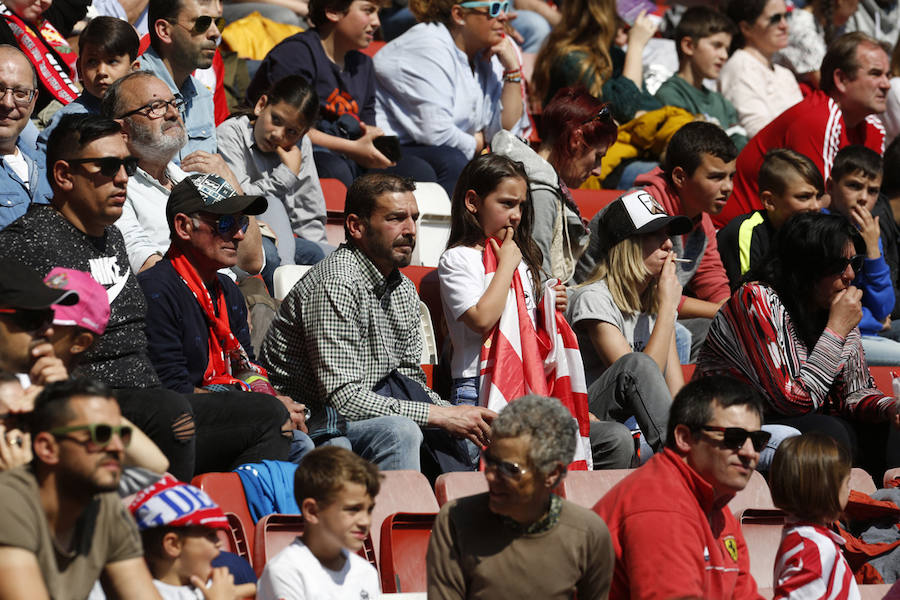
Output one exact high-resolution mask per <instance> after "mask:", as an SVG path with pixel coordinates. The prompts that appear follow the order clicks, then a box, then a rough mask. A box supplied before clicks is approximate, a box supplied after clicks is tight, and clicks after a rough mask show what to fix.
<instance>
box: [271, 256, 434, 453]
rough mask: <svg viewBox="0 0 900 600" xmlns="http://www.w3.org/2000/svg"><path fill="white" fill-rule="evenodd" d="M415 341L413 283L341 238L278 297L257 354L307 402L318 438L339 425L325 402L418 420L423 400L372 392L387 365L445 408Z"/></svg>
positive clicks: (350, 413)
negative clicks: (276, 308)
mask: <svg viewBox="0 0 900 600" xmlns="http://www.w3.org/2000/svg"><path fill="white" fill-rule="evenodd" d="M422 344H423V341H422V338H421V336H420V334H419V296H418V294H417V293H416V288H415V285H413V283H412V282H411V281H410V280H409V279H408V278H407V277H406V276H405V275H403V274H402V273H400V271H398V270H396V269H395V270H394V271H393V272H392V273H391V274H390V275H389V276H388V277H387V278H385V277H384V276H383V275H382V274H381V273H380V272H379V271H378V269H377V268H375V265H373V264H372V262H371V261H370V260H369V259H368V258H367V257H366V256H365V254H363V253H362V251H361V250H360V249H358V248H356V247H355V246H353V245H351V244H344V245H342V246H341V247H340V248H338V249H337V250H335V251H334V252H333V253H332V254H331V255H329V256H328V257H326V258H325V259H324V260H323V261H321V262H319V263H318V264H317V265H316V266H315V267H313V268H312V269H311V270H310V271H309V272H308V273H307V274H306V276H305V277H303V279H301V280H300V282H299V283H298V284H297V285H295V286H294V289H292V290H291V292H290V293H289V294H288V295H287V297H286V298H285V299H284V302H283V303H282V304H281V309H280V310H279V311H278V316H277V317H276V318H275V320H274V321H273V322H272V325H271V327H270V328H269V331H268V333H267V334H266V338H265V341H264V342H263V344H262V349H261V351H260V359H261V361H262V363H263V364H264V365H265V367H266V368H267V369H268V370H269V378H270V379H271V381H272V384H273V385H274V386H275V387H276V388H277V389H278V390H280V391H281V392H282V393H285V394H287V395H289V396H291V397H292V398H293V399H294V400H296V401H298V402H302V403H304V404H306V406H307V407H309V409H310V412H311V413H312V414H311V417H310V423H309V429H310V433H311V434H312V435H313V436H314V437H318V436H319V435H321V433H322V432H321V430H322V429H326V430H333V429H335V428H336V427H338V424H337V423H334V422H332V421H333V419H332V418H331V417H329V416H328V415H327V414H326V413H327V412H328V411H326V410H325V407H326V405H327V406H331V407H333V408H334V409H336V410H337V412H338V413H339V414H340V415H341V416H342V417H344V418H346V419H348V420H350V421H359V420H363V419H370V418H373V417H381V416H386V415H400V416H404V417H409V418H410V419H412V420H413V421H415V422H416V423H417V424H419V425H425V424H426V421H427V420H428V410H429V408H428V407H429V405H428V404H426V403H423V402H414V401H408V400H399V399H397V398H390V397H387V396H381V395H378V394H376V393H375V392H373V391H372V388H373V387H374V386H375V384H376V383H377V382H378V381H379V380H381V379H382V378H383V377H385V376H386V375H388V374H389V373H390V372H391V371H392V370H394V369H397V371H399V372H400V373H402V374H403V375H406V376H407V377H410V378H411V379H413V380H415V381H417V382H419V383H421V385H422V387H423V388H425V389H426V390H427V391H428V394H429V395H430V396H431V398H432V400H433V401H434V403H435V404H439V405H442V406H447V405H448V404H449V403H447V402H446V401H444V400H441V398H440V397H439V396H438V395H437V394H435V393H434V392H433V391H432V390H430V389H429V388H427V387H426V380H425V374H424V373H423V372H422V369H421V367H420V364H419V360H420V358H421V355H422ZM337 433H338V431H329V432H328V434H330V435H336V434H337Z"/></svg>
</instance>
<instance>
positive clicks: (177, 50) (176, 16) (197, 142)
mask: <svg viewBox="0 0 900 600" xmlns="http://www.w3.org/2000/svg"><path fill="white" fill-rule="evenodd" d="M218 7H219V3H218V2H216V1H214V0H152V1H151V2H150V3H149V5H148V18H147V24H148V27H149V28H150V47H149V48H147V51H146V52H144V53H143V54H142V55H141V69H144V70H146V71H150V72H151V73H153V74H154V75H156V76H157V77H159V78H160V79H162V80H163V81H164V82H165V83H166V85H167V86H168V87H169V90H170V91H171V92H172V93H173V94H175V95H176V96H177V97H178V98H180V99H181V100H182V101H183V102H184V105H183V106H182V107H181V109H180V112H181V116H182V118H183V119H184V124H185V129H186V130H187V137H188V141H187V144H185V146H184V148H182V149H181V150H180V151H179V153H178V157H177V159H176V160H177V162H179V163H191V162H203V161H205V160H209V159H210V156H209V155H212V154H215V152H216V150H217V146H216V123H215V107H214V103H213V94H212V92H210V91H209V89H208V88H207V87H206V86H205V85H203V83H202V82H200V80H199V79H197V78H196V77H195V76H194V75H192V73H193V72H194V71H195V70H196V69H207V68H209V67H210V66H212V62H213V57H214V56H215V53H216V47H217V41H218V39H219V37H220V36H221V27H222V26H223V25H224V23H223V21H222V20H221V17H219V15H218V12H217V10H221V9H219V8H218ZM188 157H190V159H189V158H188ZM185 169H186V170H192V169H189V168H188V167H187V166H185Z"/></svg>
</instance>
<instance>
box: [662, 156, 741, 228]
mask: <svg viewBox="0 0 900 600" xmlns="http://www.w3.org/2000/svg"><path fill="white" fill-rule="evenodd" d="M700 159H701V160H700V165H699V166H698V167H697V169H696V170H695V171H694V172H693V174H691V175H690V176H688V175H687V173H685V172H684V171H682V170H681V169H680V168H677V167H676V169H675V172H673V179H674V180H675V181H676V188H677V189H678V196H679V198H680V199H681V203H682V206H683V207H684V211H685V215H686V216H688V217H689V218H694V217H696V216H697V215H699V214H700V213H701V212H707V213H709V214H711V215H717V214H719V213H720V212H722V209H723V208H725V204H726V203H727V202H728V196H730V195H731V190H732V189H733V188H734V185H733V184H734V171H735V167H734V165H735V161H731V162H725V161H723V160H722V159H721V158H719V157H718V156H713V155H712V154H708V153H706V152H703V153H701V155H700ZM678 171H680V174H678V173H676V172H678ZM676 175H677V177H676Z"/></svg>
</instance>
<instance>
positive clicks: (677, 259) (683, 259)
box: [672, 258, 694, 263]
mask: <svg viewBox="0 0 900 600" xmlns="http://www.w3.org/2000/svg"><path fill="white" fill-rule="evenodd" d="M672 260H674V261H675V262H680V263H690V262H694V261H692V260H691V259H689V258H673V259H672Z"/></svg>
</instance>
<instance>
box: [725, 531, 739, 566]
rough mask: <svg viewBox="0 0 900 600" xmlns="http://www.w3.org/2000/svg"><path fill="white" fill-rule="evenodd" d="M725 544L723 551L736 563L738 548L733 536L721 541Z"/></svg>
mask: <svg viewBox="0 0 900 600" xmlns="http://www.w3.org/2000/svg"><path fill="white" fill-rule="evenodd" d="M722 543H723V544H725V549H726V550H727V551H728V555H729V556H730V557H731V560H733V561H734V562H737V559H738V548H737V541H735V539H734V536H730V535H729V536H728V537H727V538H725V539H724V540H723V541H722Z"/></svg>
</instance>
